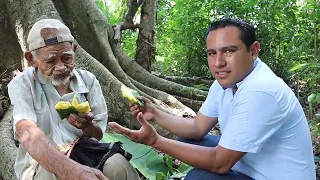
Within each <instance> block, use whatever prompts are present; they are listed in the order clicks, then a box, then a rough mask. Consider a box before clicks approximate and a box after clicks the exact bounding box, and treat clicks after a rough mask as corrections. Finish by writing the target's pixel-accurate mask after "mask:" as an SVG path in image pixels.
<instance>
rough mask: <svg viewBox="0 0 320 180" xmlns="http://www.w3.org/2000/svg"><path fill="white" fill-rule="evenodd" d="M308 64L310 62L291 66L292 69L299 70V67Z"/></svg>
mask: <svg viewBox="0 0 320 180" xmlns="http://www.w3.org/2000/svg"><path fill="white" fill-rule="evenodd" d="M307 65H308V63H304V64H298V65H295V66H293V67H292V68H290V71H296V70H298V69H301V68H304V67H306V66H307Z"/></svg>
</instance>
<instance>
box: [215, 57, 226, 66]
mask: <svg viewBox="0 0 320 180" xmlns="http://www.w3.org/2000/svg"><path fill="white" fill-rule="evenodd" d="M214 65H215V66H216V67H223V66H225V65H226V60H225V58H224V57H223V55H221V54H217V58H216V61H215V64H214Z"/></svg>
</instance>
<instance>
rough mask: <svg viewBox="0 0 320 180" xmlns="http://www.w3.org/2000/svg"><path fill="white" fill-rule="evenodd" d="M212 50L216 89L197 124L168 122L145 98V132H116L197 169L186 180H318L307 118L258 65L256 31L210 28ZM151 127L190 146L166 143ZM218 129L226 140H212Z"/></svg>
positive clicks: (141, 114) (136, 110) (137, 110)
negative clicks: (162, 129) (163, 130)
mask: <svg viewBox="0 0 320 180" xmlns="http://www.w3.org/2000/svg"><path fill="white" fill-rule="evenodd" d="M206 44H207V55H208V66H209V69H210V71H211V74H212V75H213V76H214V77H215V78H216V81H215V82H214V83H213V84H212V86H211V88H210V90H209V94H208V97H207V99H206V100H205V102H204V103H203V105H202V107H201V108H200V110H199V112H198V114H197V115H196V117H195V118H194V119H190V118H188V119H186V118H180V117H173V116H171V115H168V114H166V113H164V112H162V111H160V110H158V109H156V108H154V106H153V105H152V103H151V102H150V101H149V100H147V99H146V98H143V97H140V99H141V100H142V101H144V102H145V107H138V106H137V105H134V104H131V108H130V110H131V112H132V114H133V115H134V116H136V117H137V119H138V121H139V122H140V123H141V124H142V128H141V129H140V130H139V131H133V130H129V129H127V128H124V127H122V126H120V125H118V124H116V123H114V122H110V123H109V124H110V126H112V127H114V128H116V129H117V130H118V131H120V132H121V133H123V134H125V135H126V136H128V137H129V138H131V139H132V140H134V141H137V142H140V143H143V144H147V145H150V146H152V147H154V148H156V149H158V150H160V151H162V152H164V153H167V154H169V155H171V156H173V157H175V158H177V159H180V160H181V161H183V162H186V163H188V164H190V165H192V166H194V167H195V169H193V170H191V171H190V172H189V173H188V175H187V176H186V178H185V179H186V180H196V179H197V180H198V179H199V180H212V179H221V180H223V179H225V180H229V179H241V180H251V179H259V180H262V179H267V180H269V179H272V180H301V179H308V180H309V179H310V180H311V179H316V175H315V174H316V173H315V166H314V160H313V153H312V143H311V136H310V131H309V127H308V123H307V120H306V117H305V114H304V112H303V110H302V107H301V105H300V104H299V101H298V100H297V98H296V97H295V95H294V93H293V92H292V90H291V89H290V88H289V87H288V86H287V85H286V84H285V83H284V82H283V80H282V79H281V78H279V77H277V76H276V75H275V74H274V73H273V72H272V70H271V69H270V68H269V67H268V66H267V65H266V64H265V63H264V62H262V61H261V60H260V59H259V58H258V54H259V50H260V44H259V42H257V41H256V36H255V28H254V27H253V26H252V25H250V24H248V23H246V22H244V21H242V20H239V19H221V20H218V21H215V22H213V23H212V24H211V26H210V27H209V28H208V30H207V33H206ZM146 120H147V121H149V120H152V121H154V122H155V123H157V124H159V125H161V126H163V127H165V128H166V129H168V130H169V131H170V132H172V133H173V134H176V135H177V136H180V137H182V138H184V139H180V140H181V141H184V142H179V141H174V140H171V139H166V138H164V137H161V136H159V135H158V134H157V133H156V131H155V129H154V128H153V127H152V126H151V125H150V124H149V123H148V122H147V121H146ZM218 122H219V124H220V127H221V132H222V136H221V137H220V136H208V135H207V133H208V132H209V131H210V130H211V129H212V128H213V127H214V126H215V125H216V124H217V123H218ZM186 139H188V140H186ZM204 146H207V147H204Z"/></svg>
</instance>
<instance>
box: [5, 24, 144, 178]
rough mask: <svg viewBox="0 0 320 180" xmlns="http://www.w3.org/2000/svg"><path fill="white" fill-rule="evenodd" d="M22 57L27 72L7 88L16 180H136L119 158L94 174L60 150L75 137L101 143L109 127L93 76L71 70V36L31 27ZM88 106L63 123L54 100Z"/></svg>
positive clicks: (60, 28)
mask: <svg viewBox="0 0 320 180" xmlns="http://www.w3.org/2000/svg"><path fill="white" fill-rule="evenodd" d="M27 43H28V51H26V52H25V58H26V59H27V60H28V64H29V65H30V67H28V68H27V69H25V70H24V71H23V72H22V73H21V74H20V75H18V76H17V77H15V78H14V79H13V80H12V81H11V82H10V84H9V96H10V99H11V103H12V104H13V108H14V109H13V119H14V123H13V124H14V127H13V129H14V132H15V138H16V139H17V140H18V141H19V142H20V145H19V149H18V154H17V158H16V162H15V167H14V168H15V172H16V175H17V176H18V177H19V179H23V180H29V179H38V180H43V179H45V180H54V179H68V180H70V179H77V180H80V179H86V180H88V179H90V180H91V179H108V178H109V179H111V180H126V179H130V180H132V179H133V180H134V179H139V176H138V174H137V172H136V171H135V170H134V168H133V167H132V166H131V165H130V163H129V162H128V161H127V160H126V159H125V158H124V157H123V156H122V155H120V154H115V155H113V156H111V157H110V158H109V159H108V160H107V161H106V162H105V164H104V166H103V174H102V173H101V171H99V170H97V169H93V168H90V167H87V166H84V165H81V164H79V163H77V162H75V161H73V160H71V159H69V158H68V157H67V156H66V155H65V154H64V153H63V152H62V151H64V150H66V149H67V148H68V147H69V146H70V144H71V143H72V142H73V140H75V139H76V138H78V137H79V136H82V135H85V136H88V137H92V138H95V139H97V140H100V139H101V138H102V136H103V131H104V130H105V128H106V125H107V118H108V117H107V115H108V114H107V106H106V102H105V100H104V97H103V95H102V91H101V87H100V85H99V82H98V80H97V79H96V78H95V76H94V75H93V74H91V73H90V72H88V71H84V70H76V69H74V56H75V52H76V50H77V45H76V44H75V41H74V37H73V36H72V35H71V33H70V30H69V28H68V27H67V26H65V25H64V24H63V23H62V22H60V21H59V20H55V19H42V20H39V21H37V22H36V23H35V24H34V25H33V26H32V28H31V30H30V32H29V35H28V39H27ZM74 94H77V98H78V100H79V101H80V102H84V101H88V102H89V104H90V106H91V110H92V111H91V112H89V113H79V114H71V115H69V117H68V118H67V119H63V120H61V119H60V117H59V115H58V113H57V112H56V110H55V104H56V103H57V102H58V101H72V98H73V96H74Z"/></svg>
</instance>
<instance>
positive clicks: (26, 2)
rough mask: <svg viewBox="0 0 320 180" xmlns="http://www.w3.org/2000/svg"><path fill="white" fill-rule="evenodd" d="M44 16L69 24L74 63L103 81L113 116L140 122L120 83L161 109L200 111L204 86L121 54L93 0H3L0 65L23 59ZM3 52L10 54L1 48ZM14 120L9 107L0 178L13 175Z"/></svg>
mask: <svg viewBox="0 0 320 180" xmlns="http://www.w3.org/2000/svg"><path fill="white" fill-rule="evenodd" d="M43 15H45V16H46V17H48V18H56V19H60V20H62V21H63V22H64V23H66V24H67V25H68V27H69V28H70V30H71V32H72V34H73V35H74V37H75V38H76V40H77V42H78V43H79V45H80V46H79V51H78V52H77V54H76V66H77V68H82V69H87V70H89V71H91V72H92V73H93V74H95V75H96V77H97V79H98V80H99V81H100V84H101V87H102V90H103V94H104V97H105V98H106V101H107V105H108V113H109V117H110V119H109V120H112V121H117V122H118V123H120V124H122V125H126V126H127V127H129V128H134V129H136V128H139V127H140V126H139V123H137V121H136V120H135V119H134V118H133V117H132V115H131V114H130V112H129V110H128V101H127V100H126V99H125V98H123V97H122V95H121V93H120V87H121V85H122V84H125V85H127V86H128V87H130V88H133V89H136V90H138V91H139V92H140V93H141V94H142V95H145V96H146V97H148V98H150V99H151V100H153V102H154V103H155V104H156V105H157V107H158V108H160V109H162V110H164V111H166V112H168V113H171V114H176V115H179V116H182V115H189V116H194V115H195V112H194V111H197V110H198V108H199V105H201V103H202V101H203V100H204V99H205V96H206V94H207V92H206V91H201V90H197V89H194V88H190V87H187V86H183V85H180V84H177V83H174V82H170V81H167V80H164V79H161V78H158V77H156V76H154V75H152V74H150V73H149V72H148V71H146V70H145V69H144V68H142V67H141V66H140V65H138V64H137V63H136V62H135V61H134V60H133V59H131V58H130V57H128V56H127V55H126V54H125V53H123V51H122V50H121V48H120V45H119V43H115V42H114V41H113V37H114V30H113V28H112V26H111V25H110V24H108V21H107V20H106V19H105V17H104V16H103V14H102V13H101V12H100V11H99V9H98V8H97V7H96V5H95V3H94V1H93V0H3V1H1V2H0V22H1V24H3V22H5V24H6V26H5V28H2V27H0V40H2V41H1V45H0V52H2V53H1V54H0V56H1V57H0V58H1V62H2V63H1V64H3V60H4V59H8V61H9V62H17V61H18V62H20V61H21V60H22V58H21V57H22V54H23V51H25V50H26V38H27V35H28V32H29V30H30V28H31V26H32V25H33V24H34V23H35V22H36V21H37V20H38V19H39V18H43ZM11 33H12V34H11ZM9 37H11V38H9ZM5 51H6V52H7V53H3V52H5ZM10 52H12V53H10ZM19 64H21V63H19ZM20 67H21V66H20ZM170 94H172V95H170ZM178 99H180V100H181V102H182V103H181V102H180V101H179V100H178ZM163 102H164V103H165V104H164V103H163ZM183 103H185V104H187V105H189V106H190V108H189V107H187V106H185V105H184V104H183ZM192 109H193V110H192ZM11 119H12V112H11V110H10V111H8V113H7V114H6V118H4V120H3V121H1V122H0V123H1V124H0V135H1V137H6V138H4V139H3V140H1V141H0V148H1V149H0V158H1V159H2V160H1V161H0V162H1V163H5V164H6V165H4V164H0V177H1V176H3V177H4V179H5V180H11V179H12V177H13V176H14V175H13V170H12V167H13V164H12V163H13V159H14V156H15V149H16V148H15V146H14V143H13V140H12V137H13V134H12V125H11V124H10V121H11ZM155 127H156V128H157V129H158V132H159V133H160V134H162V135H167V132H166V131H165V130H163V129H161V128H160V127H158V126H155ZM1 133H2V134H1ZM3 134H5V135H3ZM2 135H3V136H2Z"/></svg>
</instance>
